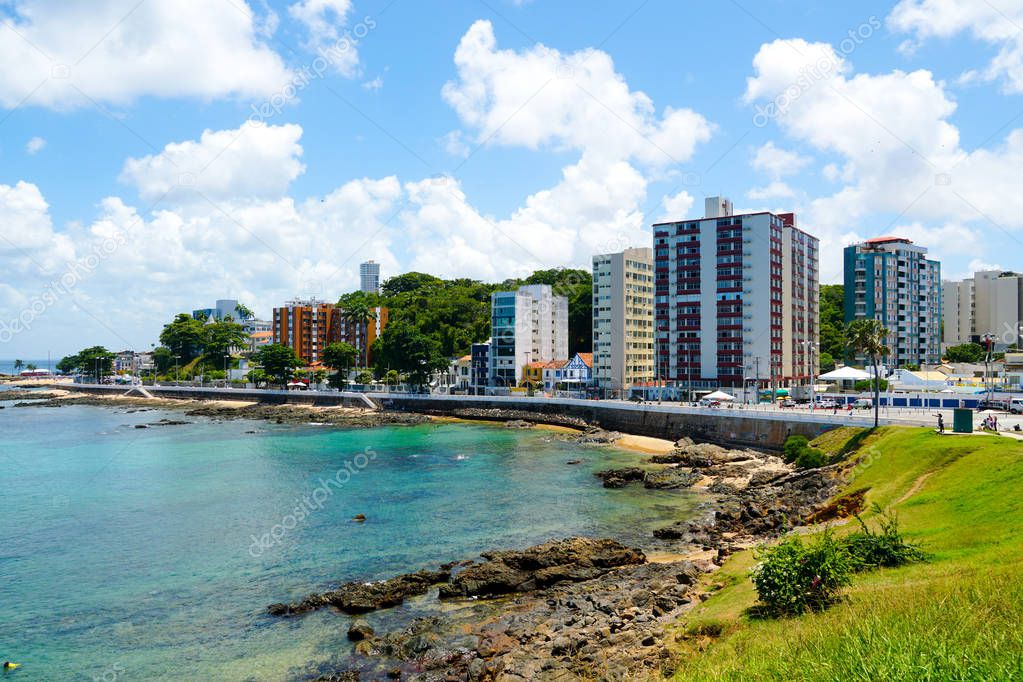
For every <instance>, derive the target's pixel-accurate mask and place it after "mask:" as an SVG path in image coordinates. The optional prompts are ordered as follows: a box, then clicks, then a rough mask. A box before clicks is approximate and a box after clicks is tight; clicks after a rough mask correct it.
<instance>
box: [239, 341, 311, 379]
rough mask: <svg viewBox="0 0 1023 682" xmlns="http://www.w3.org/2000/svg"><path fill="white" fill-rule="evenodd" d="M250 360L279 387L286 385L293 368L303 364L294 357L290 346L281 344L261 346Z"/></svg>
mask: <svg viewBox="0 0 1023 682" xmlns="http://www.w3.org/2000/svg"><path fill="white" fill-rule="evenodd" d="M252 359H253V360H254V361H255V362H256V363H257V364H258V365H260V367H261V368H262V369H263V371H264V372H265V373H266V375H267V376H268V377H269V378H271V379H274V380H275V381H274V383H277V384H281V385H284V384H286V383H288V379H290V378H291V375H292V374H293V373H294V370H295V368H296V367H301V366H302V365H303V364H304V363H303V362H302V360H301V358H299V357H298V356H297V355H295V351H294V349H293V348H292V347H291V346H285V345H284V344H281V343H271V344H270V345H268V346H263V347H262V348H260V349H259V350H258V351H256V352H255V353H253V355H252Z"/></svg>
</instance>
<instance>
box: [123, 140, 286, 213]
mask: <svg viewBox="0 0 1023 682" xmlns="http://www.w3.org/2000/svg"><path fill="white" fill-rule="evenodd" d="M301 136H302V128H301V126H298V125H295V124H287V125H281V126H265V125H253V124H248V123H247V124H244V125H242V126H241V127H240V128H237V129H235V130H220V131H211V130H206V131H204V132H203V134H202V136H201V137H200V139H199V140H198V141H194V140H188V141H186V142H177V143H171V144H168V145H167V146H166V147H164V148H163V150H162V151H161V152H160V153H159V154H153V155H150V156H144V157H142V158H140V159H128V160H127V161H126V162H125V164H124V170H123V171H122V173H121V180H122V181H124V182H129V183H131V184H133V185H135V187H136V188H137V189H138V192H139V195H140V196H141V197H142V199H143V200H144V201H147V202H152V201H156V200H164V201H169V202H171V203H174V202H179V203H181V202H184V203H188V202H190V201H197V202H204V201H205V200H206V199H207V198H208V199H209V200H211V201H220V200H223V199H239V198H276V197H280V196H282V195H283V194H284V193H285V192H286V191H287V189H288V185H289V184H290V183H291V182H292V181H293V180H294V179H295V178H297V177H298V176H299V175H301V174H302V172H303V171H304V170H305V166H304V165H303V164H302V163H301V161H300V160H299V157H300V156H301V155H302V147H301V145H299V138H300V137H301ZM200 195H201V196H200ZM204 197H205V198H204Z"/></svg>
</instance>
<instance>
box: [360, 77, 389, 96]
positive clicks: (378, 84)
mask: <svg viewBox="0 0 1023 682" xmlns="http://www.w3.org/2000/svg"><path fill="white" fill-rule="evenodd" d="M383 87H384V79H383V78H382V77H380V76H377V77H376V78H374V79H373V80H371V81H366V82H365V83H363V84H362V88H363V89H364V90H369V91H370V92H377V91H379V90H380V89H381V88H383Z"/></svg>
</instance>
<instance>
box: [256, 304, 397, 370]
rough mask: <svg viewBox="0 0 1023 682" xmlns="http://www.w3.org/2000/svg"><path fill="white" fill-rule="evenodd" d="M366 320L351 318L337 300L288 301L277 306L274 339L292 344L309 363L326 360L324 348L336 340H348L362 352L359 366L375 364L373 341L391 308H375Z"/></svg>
mask: <svg viewBox="0 0 1023 682" xmlns="http://www.w3.org/2000/svg"><path fill="white" fill-rule="evenodd" d="M371 312H372V313H373V316H372V317H370V318H369V319H366V320H361V321H358V320H351V319H348V318H347V317H346V316H345V314H344V310H342V309H341V308H339V307H338V306H337V305H335V304H333V303H326V302H324V301H319V300H316V299H309V300H295V301H288V302H287V303H286V304H284V307H281V308H274V319H273V342H274V343H282V344H284V345H286V346H291V348H293V349H294V351H295V354H296V355H298V356H299V357H300V358H302V359H303V360H305V361H306V362H309V363H313V362H317V361H321V360H322V359H323V350H324V349H325V348H326V347H327V346H329V345H330V344H332V343H348V344H350V345H352V346H354V347H355V348H356V349H357V350H358V351H359V355H358V358H357V359H356V362H357V363H358V365H360V366H362V367H370V366H372V364H373V360H374V358H373V342H374V341H376V339H377V338H378V337H379V336H380V335H381V334H382V333H383V330H384V328H385V327H386V326H387V317H388V316H387V308H380V307H377V308H372V309H371Z"/></svg>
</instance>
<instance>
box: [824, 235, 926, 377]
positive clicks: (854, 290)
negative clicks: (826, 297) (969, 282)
mask: <svg viewBox="0 0 1023 682" xmlns="http://www.w3.org/2000/svg"><path fill="white" fill-rule="evenodd" d="M844 307H845V321H846V323H849V322H851V321H853V320H861V319H872V320H879V321H880V322H881V323H882V324H883V325H884V326H885V327H886V328H887V329H888V330H889V331H890V332H891V335H890V336H889V339H888V347H889V348H890V349H891V354H890V355H889V356H888V358H887V360H886V361H887V363H888V364H889V365H890V366H892V367H902V366H904V365H921V366H922V365H936V364H938V363H939V362H941V313H942V310H941V308H942V304H941V263H939V262H938V261H936V260H931V259H929V258H927V249H926V248H925V247H923V246H917V245H916V244H914V243H913V242H911V241H910V240H908V239H905V238H902V237H877V238H875V239H868V240H867V241H865V242H864V243H862V244H854V245H852V246H847V247H846V248H845V306H844Z"/></svg>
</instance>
